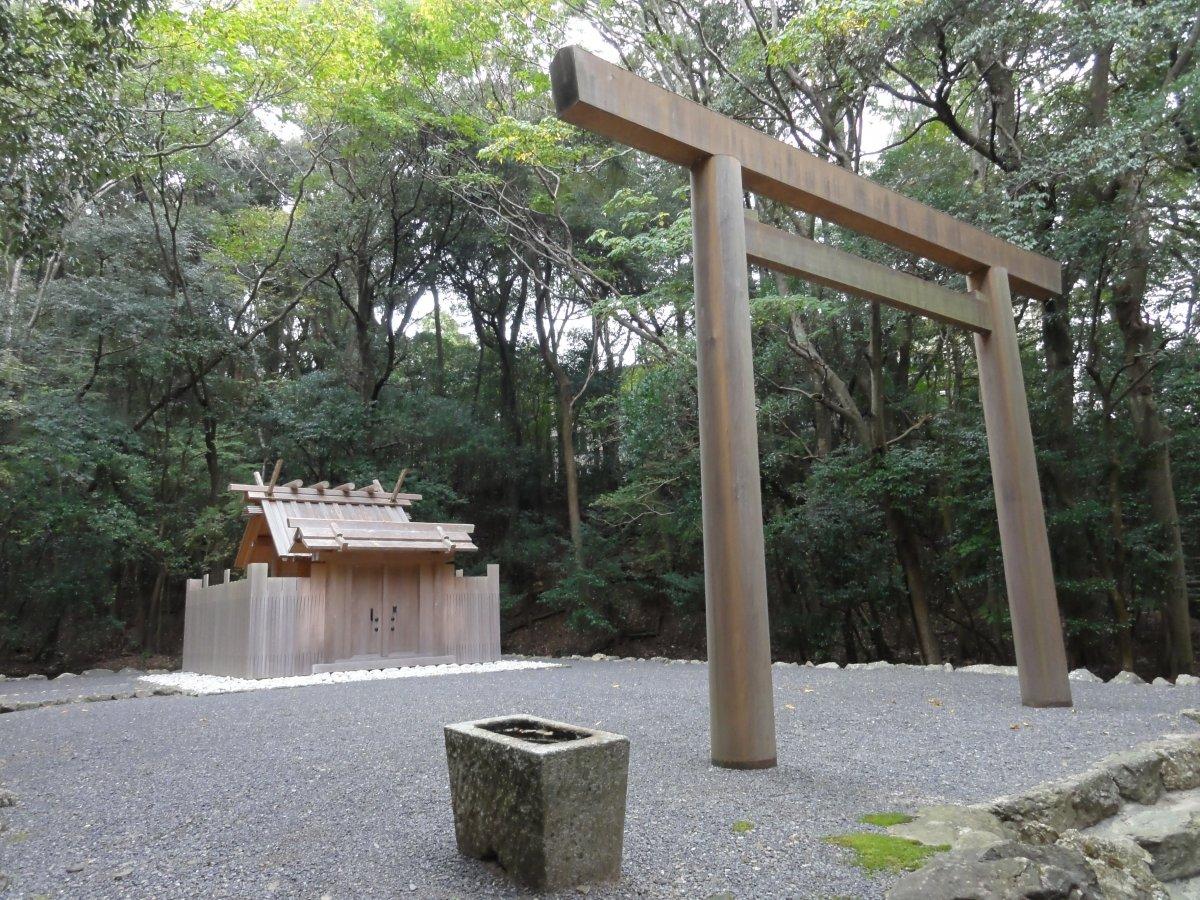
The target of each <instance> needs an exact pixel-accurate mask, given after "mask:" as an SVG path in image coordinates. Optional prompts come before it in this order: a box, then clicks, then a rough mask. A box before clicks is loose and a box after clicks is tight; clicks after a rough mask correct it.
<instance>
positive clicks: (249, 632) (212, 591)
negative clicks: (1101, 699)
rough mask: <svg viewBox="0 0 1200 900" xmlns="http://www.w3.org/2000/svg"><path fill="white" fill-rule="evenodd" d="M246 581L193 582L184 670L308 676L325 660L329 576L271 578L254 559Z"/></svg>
mask: <svg viewBox="0 0 1200 900" xmlns="http://www.w3.org/2000/svg"><path fill="white" fill-rule="evenodd" d="M246 576H247V577H246V578H245V579H244V580H242V581H233V582H231V581H228V580H227V581H225V582H224V583H223V584H210V585H206V584H204V581H203V580H202V579H198V578H193V579H189V580H188V585H187V600H186V604H187V605H186V609H185V611H184V620H183V670H184V671H185V672H202V673H204V674H207V675H230V676H233V677H235V678H272V677H277V676H282V675H308V674H310V673H311V672H312V666H313V663H316V662H320V661H321V650H322V643H323V638H324V622H325V584H324V578H323V577H321V576H319V575H318V576H314V577H313V578H268V577H267V564H266V563H251V564H250V565H249V566H247V567H246Z"/></svg>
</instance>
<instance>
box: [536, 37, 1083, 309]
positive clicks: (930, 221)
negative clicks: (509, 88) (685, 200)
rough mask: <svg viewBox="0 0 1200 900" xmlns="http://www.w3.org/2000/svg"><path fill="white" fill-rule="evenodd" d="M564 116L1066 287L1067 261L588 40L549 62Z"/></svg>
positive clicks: (1032, 282) (810, 207)
mask: <svg viewBox="0 0 1200 900" xmlns="http://www.w3.org/2000/svg"><path fill="white" fill-rule="evenodd" d="M550 79H551V85H552V88H553V93H554V105H555V108H556V110H557V112H558V116H559V118H561V119H563V120H565V121H567V122H570V123H572V124H573V125H578V126H579V127H581V128H585V129H587V130H588V131H593V132H595V133H596V134H600V135H603V136H605V137H607V138H610V139H612V140H615V141H619V142H620V143H623V144H626V145H628V146H630V147H634V148H636V149H638V150H643V151H645V152H647V153H650V154H652V155H654V156H657V157H659V158H661V159H665V160H667V161H669V162H673V163H677V164H679V165H682V166H688V167H691V166H692V165H694V164H695V163H696V162H697V161H698V160H701V159H704V158H706V157H709V156H718V155H726V156H732V157H734V158H736V159H737V160H739V161H740V162H741V165H742V180H743V184H744V185H745V187H746V189H747V190H750V191H753V192H754V193H756V194H761V195H762V196H764V197H769V198H771V199H772V200H777V201H779V202H781V203H786V204H787V205H789V206H792V207H794V208H796V209H800V210H803V211H804V212H807V213H811V214H812V215H815V216H819V217H821V218H823V219H827V220H829V221H830V222H835V223H837V224H838V225H843V226H845V227H847V228H851V229H853V230H855V231H858V232H860V233H862V234H865V235H867V236H868V237H872V238H875V239H877V240H880V241H884V242H886V243H888V244H891V245H893V246H895V247H899V248H900V249H902V250H907V251H909V252H912V253H916V254H918V255H919V256H923V257H925V258H927V259H932V260H934V261H935V262H939V263H942V264H943V265H946V266H949V267H951V268H953V269H956V270H958V271H960V272H964V273H967V274H976V273H981V272H983V271H984V270H986V269H988V268H990V267H992V266H1000V267H1003V268H1004V269H1006V270H1007V271H1008V274H1009V278H1010V279H1011V283H1012V287H1013V289H1014V290H1015V291H1017V292H1020V293H1022V294H1026V295H1028V296H1032V297H1036V298H1039V299H1046V298H1049V297H1054V296H1057V295H1059V294H1061V293H1062V266H1061V265H1060V264H1059V263H1058V262H1057V261H1056V260H1053V259H1050V258H1049V257H1046V256H1042V255H1040V254H1038V253H1034V252H1032V251H1030V250H1025V249H1023V248H1021V247H1018V246H1016V245H1015V244H1011V243H1009V242H1008V241H1005V240H1002V239H1000V238H998V237H995V236H993V235H990V234H988V233H987V232H985V231H982V230H981V229H979V228H976V227H974V226H973V225H968V224H967V223H965V222H962V221H959V220H958V219H956V218H954V217H953V216H951V215H948V214H947V213H944V212H941V211H939V210H936V209H933V208H932V207H930V206H926V205H925V204H923V203H920V202H919V201H917V200H913V199H910V198H908V197H905V196H903V195H902V194H898V193H896V192H895V191H893V190H889V189H888V188H885V187H883V186H881V185H878V184H875V183H874V182H872V181H870V180H869V179H866V178H863V177H862V176H860V175H855V174H854V173H853V172H850V171H848V170H846V169H843V168H840V167H839V166H835V165H833V164H832V163H828V162H825V161H824V160H821V159H818V158H817V157H815V156H813V155H812V154H811V153H808V152H806V151H804V150H801V149H799V148H796V147H793V146H791V145H789V144H785V143H783V142H782V141H779V140H777V139H776V138H773V137H771V136H770V135H768V134H765V133H763V132H761V131H756V130H755V129H753V128H750V127H748V126H746V125H743V124H741V123H740V122H735V121H734V120H733V119H730V118H728V117H727V116H723V115H721V114H720V113H716V112H713V111H712V110H711V109H708V108H706V107H703V106H701V105H700V104H698V103H694V102H692V101H691V100H688V99H687V98H686V97H681V96H680V95H678V94H673V93H671V92H670V91H668V90H665V89H664V88H661V87H659V86H658V85H656V84H653V83H651V82H649V81H646V80H645V79H644V78H640V77H638V76H637V75H634V74H633V73H632V72H629V71H627V70H625V69H622V68H620V67H619V66H614V65H613V64H612V63H609V62H605V61H604V60H602V59H600V58H599V57H598V56H594V55H593V54H591V53H588V52H587V51H586V50H584V49H583V48H581V47H577V46H571V47H563V48H562V49H561V50H559V51H558V53H557V54H555V56H554V61H553V62H552V63H551V65H550Z"/></svg>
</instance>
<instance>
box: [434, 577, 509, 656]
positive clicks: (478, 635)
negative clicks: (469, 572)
mask: <svg viewBox="0 0 1200 900" xmlns="http://www.w3.org/2000/svg"><path fill="white" fill-rule="evenodd" d="M449 584H450V597H449V598H448V599H449V601H450V602H448V603H447V604H446V606H445V609H446V632H445V633H446V641H447V643H448V644H449V646H448V647H447V648H446V652H447V653H449V654H450V655H451V656H453V657H454V658H455V660H456V661H457V662H460V663H477V662H491V661H493V660H497V659H499V658H500V567H499V566H497V565H489V566H488V567H487V574H486V575H479V576H464V575H463V574H462V570H461V569H459V570H458V571H457V572H455V573H454V578H453V579H452V580H451V581H450V582H449Z"/></svg>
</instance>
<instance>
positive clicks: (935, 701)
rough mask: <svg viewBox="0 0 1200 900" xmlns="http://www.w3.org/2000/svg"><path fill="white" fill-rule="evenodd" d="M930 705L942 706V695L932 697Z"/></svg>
mask: <svg viewBox="0 0 1200 900" xmlns="http://www.w3.org/2000/svg"><path fill="white" fill-rule="evenodd" d="M929 705H930V706H941V705H942V701H941V698H940V697H930V698H929Z"/></svg>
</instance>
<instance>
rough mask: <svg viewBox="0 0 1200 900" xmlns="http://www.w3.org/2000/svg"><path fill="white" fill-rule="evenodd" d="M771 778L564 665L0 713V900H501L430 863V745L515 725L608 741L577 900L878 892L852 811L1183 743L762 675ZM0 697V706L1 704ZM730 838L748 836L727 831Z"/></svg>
mask: <svg viewBox="0 0 1200 900" xmlns="http://www.w3.org/2000/svg"><path fill="white" fill-rule="evenodd" d="M774 671H775V695H776V710H777V722H778V732H779V758H780V765H779V767H778V768H776V769H773V770H766V771H760V772H731V771H727V770H722V769H714V768H712V767H711V766H709V764H708V756H707V751H708V735H707V682H706V667H705V666H703V665H687V664H664V663H659V662H650V661H639V662H613V661H601V662H592V661H584V662H574V663H572V664H571V665H570V666H568V667H564V668H556V669H543V670H535V671H516V672H498V673H490V674H482V675H466V676H455V677H447V678H422V679H402V680H394V681H376V682H359V683H353V684H341V685H327V686H318V687H306V688H291V689H281V690H274V691H260V692H254V693H244V694H227V695H216V696H209V697H200V698H192V697H178V696H176V697H156V698H151V699H143V700H128V701H117V702H110V703H98V704H72V705H68V706H60V707H51V708H46V709H39V710H31V711H25V712H16V713H9V714H7V715H4V716H0V754H2V756H0V782H3V783H5V784H6V785H7V786H8V787H9V788H11V789H12V790H13V791H15V793H16V794H17V796H18V798H19V801H18V805H17V806H15V807H13V808H11V809H6V810H0V821H5V822H7V825H8V830H7V831H6V832H4V833H3V834H0V871H3V872H6V873H7V874H8V876H9V877H10V878H11V882H10V884H9V885H8V889H7V890H8V893H7V894H6V896H13V897H27V896H31V895H38V894H44V895H49V896H63V897H81V898H82V897H138V898H143V897H267V896H278V897H305V898H308V897H311V898H319V897H325V896H328V897H330V898H365V897H395V896H398V895H407V896H414V897H421V898H425V897H434V898H441V897H468V896H471V897H474V896H512V895H513V894H514V892H513V891H512V890H511V889H510V888H509V887H508V886H507V885H506V884H505V882H504V881H503V879H502V878H501V877H499V876H498V875H497V874H496V873H495V872H494V871H493V870H492V869H490V868H489V867H487V866H485V865H483V864H481V863H477V862H474V861H472V860H467V859H463V858H460V857H459V856H458V854H457V852H456V850H455V846H454V829H453V822H452V818H451V813H450V798H449V788H448V785H447V779H446V768H445V756H444V753H443V750H442V736H441V726H442V724H443V723H446V722H455V721H461V720H464V719H473V718H479V717H483V716H486V715H494V714H501V713H510V712H529V713H534V714H537V715H543V716H546V717H548V718H552V719H559V720H565V721H569V722H576V723H579V724H582V725H590V726H594V727H598V728H603V729H606V730H610V731H616V732H620V733H622V734H626V735H628V736H629V738H630V742H631V751H632V752H631V760H630V783H629V814H628V821H627V823H626V832H625V857H624V875H623V878H622V879H621V881H620V882H619V883H617V884H615V885H609V886H596V887H593V888H592V889H591V890H590V892H589V893H590V895H591V896H597V897H618V896H620V897H625V896H645V897H662V896H678V897H700V898H703V897H708V896H710V895H712V894H714V893H718V892H721V891H728V892H729V893H730V894H732V895H733V896H734V897H738V898H748V897H755V898H759V897H814V898H815V897H834V896H855V897H879V896H881V895H882V893H883V891H884V890H885V889H886V887H887V885H888V884H889V883H890V879H889V878H886V877H883V878H871V877H867V876H865V875H863V874H862V873H861V872H859V871H858V870H857V869H855V868H854V867H853V866H851V865H850V864H849V860H848V854H847V852H846V851H843V850H840V849H838V848H835V847H832V846H830V845H828V844H826V843H824V842H823V841H822V840H821V839H822V837H824V836H826V835H829V834H834V833H839V832H845V831H848V830H853V829H855V828H858V827H861V826H856V824H855V820H856V819H857V818H858V817H859V816H860V815H862V814H863V813H867V812H876V811H884V810H892V809H911V808H913V807H915V806H918V805H920V804H926V803H931V802H938V801H974V800H983V799H986V798H989V797H992V796H995V795H997V794H1000V793H1005V792H1008V791H1011V790H1014V789H1017V788H1020V787H1025V786H1028V785H1032V784H1034V783H1036V782H1038V781H1042V780H1045V779H1047V778H1051V777H1055V776H1059V775H1062V774H1065V773H1068V772H1072V771H1077V770H1080V769H1082V768H1084V767H1085V766H1086V765H1087V764H1089V763H1091V762H1093V761H1095V760H1097V759H1099V758H1100V757H1101V756H1103V755H1105V754H1106V753H1108V752H1110V751H1113V750H1117V749H1122V748H1127V747H1131V746H1132V745H1134V744H1136V743H1138V742H1139V741H1143V740H1146V739H1149V738H1151V737H1155V736H1158V735H1160V734H1164V733H1168V732H1173V731H1181V730H1185V729H1186V730H1191V729H1192V728H1194V726H1192V725H1191V723H1188V722H1186V721H1184V720H1182V719H1181V718H1180V717H1179V715H1178V713H1179V710H1181V709H1183V708H1186V707H1190V706H1197V705H1200V688H1195V687H1179V688H1152V687H1146V686H1136V685H1129V686H1124V685H1122V686H1117V685H1103V684H1075V685H1073V687H1074V690H1075V697H1076V707H1075V709H1073V710H1061V709H1060V710H1032V709H1024V708H1022V707H1021V706H1020V705H1019V701H1018V696H1017V681H1016V679H1015V678H1012V677H1006V676H999V675H974V674H965V673H947V672H929V671H923V670H913V669H899V668H893V669H882V670H875V671H854V672H847V671H837V670H821V669H811V668H801V667H794V666H788V667H783V668H776V669H775V670H774ZM7 689H8V686H7V685H6V686H5V690H7ZM738 820H746V821H749V822H752V823H753V824H754V828H753V830H751V831H750V832H748V833H745V834H735V833H734V831H733V829H732V826H733V824H734V822H736V821H738Z"/></svg>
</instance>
